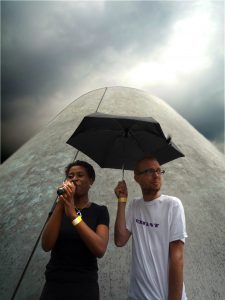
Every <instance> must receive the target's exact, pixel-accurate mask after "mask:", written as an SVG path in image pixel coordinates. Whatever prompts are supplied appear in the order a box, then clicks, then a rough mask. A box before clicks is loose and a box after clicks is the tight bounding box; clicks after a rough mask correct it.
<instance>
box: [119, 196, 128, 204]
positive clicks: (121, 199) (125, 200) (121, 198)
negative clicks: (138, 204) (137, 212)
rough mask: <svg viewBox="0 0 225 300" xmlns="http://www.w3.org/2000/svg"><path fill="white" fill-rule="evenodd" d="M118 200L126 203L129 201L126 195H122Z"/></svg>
mask: <svg viewBox="0 0 225 300" xmlns="http://www.w3.org/2000/svg"><path fill="white" fill-rule="evenodd" d="M118 202H123V203H126V202H127V198H126V197H120V198H119V199H118Z"/></svg>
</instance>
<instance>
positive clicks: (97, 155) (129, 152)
mask: <svg viewBox="0 0 225 300" xmlns="http://www.w3.org/2000/svg"><path fill="white" fill-rule="evenodd" d="M67 144H69V145H71V146H73V147H75V148H76V149H78V150H80V151H82V152H83V153H85V154H86V155H87V156H89V157H90V158H91V159H93V160H94V161H95V162H96V163H97V164H98V165H99V166H100V167H102V168H112V169H125V170H133V169H134V166H135V163H136V162H137V161H138V160H139V159H141V158H143V157H145V156H147V155H153V156H155V157H156V158H157V160H158V161H159V163H160V164H161V165H162V164H165V163H167V162H169V161H171V160H174V159H176V158H178V157H182V156H184V154H183V153H182V152H181V151H180V150H179V149H178V147H177V146H176V145H175V144H174V143H173V142H172V141H171V138H170V137H169V138H166V137H165V135H164V133H163V131H162V129H161V126H160V124H159V123H158V122H157V121H156V120H154V119H153V118H151V117H143V118H142V117H133V116H118V115H109V114H103V113H98V112H96V113H93V114H90V115H87V116H85V117H84V119H83V120H82V121H81V123H80V125H79V126H78V128H77V129H76V130H75V132H74V133H73V134H72V136H71V137H70V138H69V140H68V141H67Z"/></svg>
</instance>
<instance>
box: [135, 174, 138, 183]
mask: <svg viewBox="0 0 225 300" xmlns="http://www.w3.org/2000/svg"><path fill="white" fill-rule="evenodd" d="M134 180H135V181H136V182H137V183H138V175H136V174H134Z"/></svg>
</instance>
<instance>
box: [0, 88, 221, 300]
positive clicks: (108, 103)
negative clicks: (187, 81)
mask: <svg viewBox="0 0 225 300" xmlns="http://www.w3.org/2000/svg"><path fill="white" fill-rule="evenodd" d="M95 111H99V112H102V113H110V114H117V115H125V114H126V115H134V116H143V117H144V116H151V117H153V118H155V119H156V120H157V121H158V122H160V124H161V126H162V129H163V130H164V132H165V133H166V134H171V135H172V138H173V141H174V143H175V144H176V145H177V146H178V147H179V148H180V149H181V150H182V152H183V153H184V154H185V157H184V158H180V159H177V160H175V161H173V162H170V163H168V164H165V169H166V171H167V172H166V176H165V178H164V185H163V190H162V192H163V193H166V194H170V195H175V196H177V197H179V198H180V199H181V200H182V202H183V205H184V208H185V213H186V222H187V231H188V235H189V238H188V239H187V241H186V247H185V285H186V290H187V295H188V297H189V299H196V300H198V299H204V300H212V299H224V295H225V285H224V282H225V272H224V270H225V251H224V249H225V248H224V236H225V226H224V220H225V219H224V207H225V196H224V192H225V158H224V156H223V155H222V153H220V152H219V151H218V150H217V149H216V148H215V147H214V146H213V145H212V144H211V143H210V142H209V141H208V140H206V139H205V138H204V137H203V136H202V135H201V134H200V133H199V132H198V131H196V130H195V129H194V128H193V127H192V126H191V125H190V124H189V123H188V122H187V121H186V120H185V119H183V118H182V117H181V116H180V115H179V114H177V113H176V112H175V111H174V110H173V109H172V108H171V107H170V106H168V105H167V104H166V103H165V102H163V101H162V100H160V99H159V98H157V97H155V96H152V95H149V94H147V93H146V92H143V91H141V90H137V89H133V88H126V87H109V88H101V89H98V90H94V91H91V92H89V93H87V94H85V95H83V96H81V97H80V98H78V99H76V100H75V101H74V102H72V103H71V104H70V105H69V106H68V107H66V109H64V110H63V111H62V112H61V113H60V114H58V116H56V117H55V119H53V120H52V121H51V122H50V123H49V124H48V125H47V126H46V127H45V128H43V130H42V131H41V132H39V133H38V134H37V135H35V136H34V137H33V138H32V139H30V140H29V141H28V142H27V143H26V144H25V145H24V146H23V147H21V148H20V149H19V150H18V151H17V152H16V153H14V154H13V155H12V156H11V157H10V158H9V159H8V160H7V161H5V162H4V163H3V164H2V165H1V167H0V171H1V172H0V173H1V175H0V187H1V216H0V222H1V227H0V228H1V234H0V257H1V272H0V273H1V274H0V298H1V299H3V300H4V299H10V297H12V294H13V291H14V289H15V287H16V285H17V283H18V280H19V278H20V276H21V273H22V272H23V269H24V267H25V265H26V262H27V260H28V258H29V256H30V254H31V251H32V249H33V247H34V245H35V242H36V240H37V238H38V236H39V233H40V231H41V229H42V227H43V225H44V223H45V220H46V218H47V215H48V212H49V211H50V210H51V207H52V205H53V203H54V200H55V197H56V187H57V186H58V185H59V184H60V183H61V182H62V180H63V179H64V167H65V166H66V165H67V164H68V163H69V162H71V161H72V160H73V159H74V158H75V157H77V158H78V159H85V160H87V161H89V162H91V163H92V164H93V166H94V168H95V170H96V174H97V178H96V182H95V184H94V185H93V187H92V189H91V191H90V197H91V200H92V201H94V202H97V203H99V204H104V205H107V207H108V209H109V212H110V217H111V221H110V242H109V246H108V250H107V252H106V254H105V256H104V257H103V258H102V259H100V260H99V284H100V292H101V299H102V300H112V299H114V300H124V299H126V295H127V287H128V283H129V271H130V254H131V243H130V242H129V243H128V245H127V246H126V247H124V248H116V247H115V246H114V242H113V227H114V221H115V214H116V200H115V196H114V192H113V190H114V186H115V185H116V183H117V181H118V180H120V178H121V172H120V171H119V170H109V169H101V168H99V167H98V165H96V164H95V163H94V162H93V161H91V160H90V159H89V158H87V157H86V156H85V155H83V154H82V153H80V152H77V151H76V150H75V149H74V148H72V147H71V146H69V145H68V144H66V141H67V139H68V138H69V137H70V136H71V134H72V133H73V131H74V130H75V128H76V127H77V126H78V124H79V123H80V121H81V120H82V119H83V117H84V116H85V115H87V114H90V113H93V112H95ZM125 180H126V181H127V183H128V188H129V198H132V197H134V196H138V195H139V194H140V190H139V188H138V186H137V184H136V183H135V182H134V180H133V174H132V172H131V171H125ZM48 259H49V254H48V253H47V254H46V253H44V252H43V251H42V250H41V247H40V245H38V247H37V249H36V251H35V253H34V255H33V257H32V260H31V262H30V264H29V267H28V269H27V272H26V274H25V276H24V278H23V281H22V283H21V285H20V288H19V290H18V293H17V296H16V299H38V297H39V295H40V291H41V289H42V285H43V283H44V271H45V265H46V263H47V261H48Z"/></svg>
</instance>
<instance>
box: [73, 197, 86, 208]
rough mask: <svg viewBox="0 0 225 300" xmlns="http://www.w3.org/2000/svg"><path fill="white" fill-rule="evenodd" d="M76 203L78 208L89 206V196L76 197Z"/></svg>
mask: <svg viewBox="0 0 225 300" xmlns="http://www.w3.org/2000/svg"><path fill="white" fill-rule="evenodd" d="M74 204H75V207H76V208H80V209H83V208H85V207H88V206H89V204H90V202H89V199H88V196H87V195H86V196H81V197H74Z"/></svg>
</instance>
